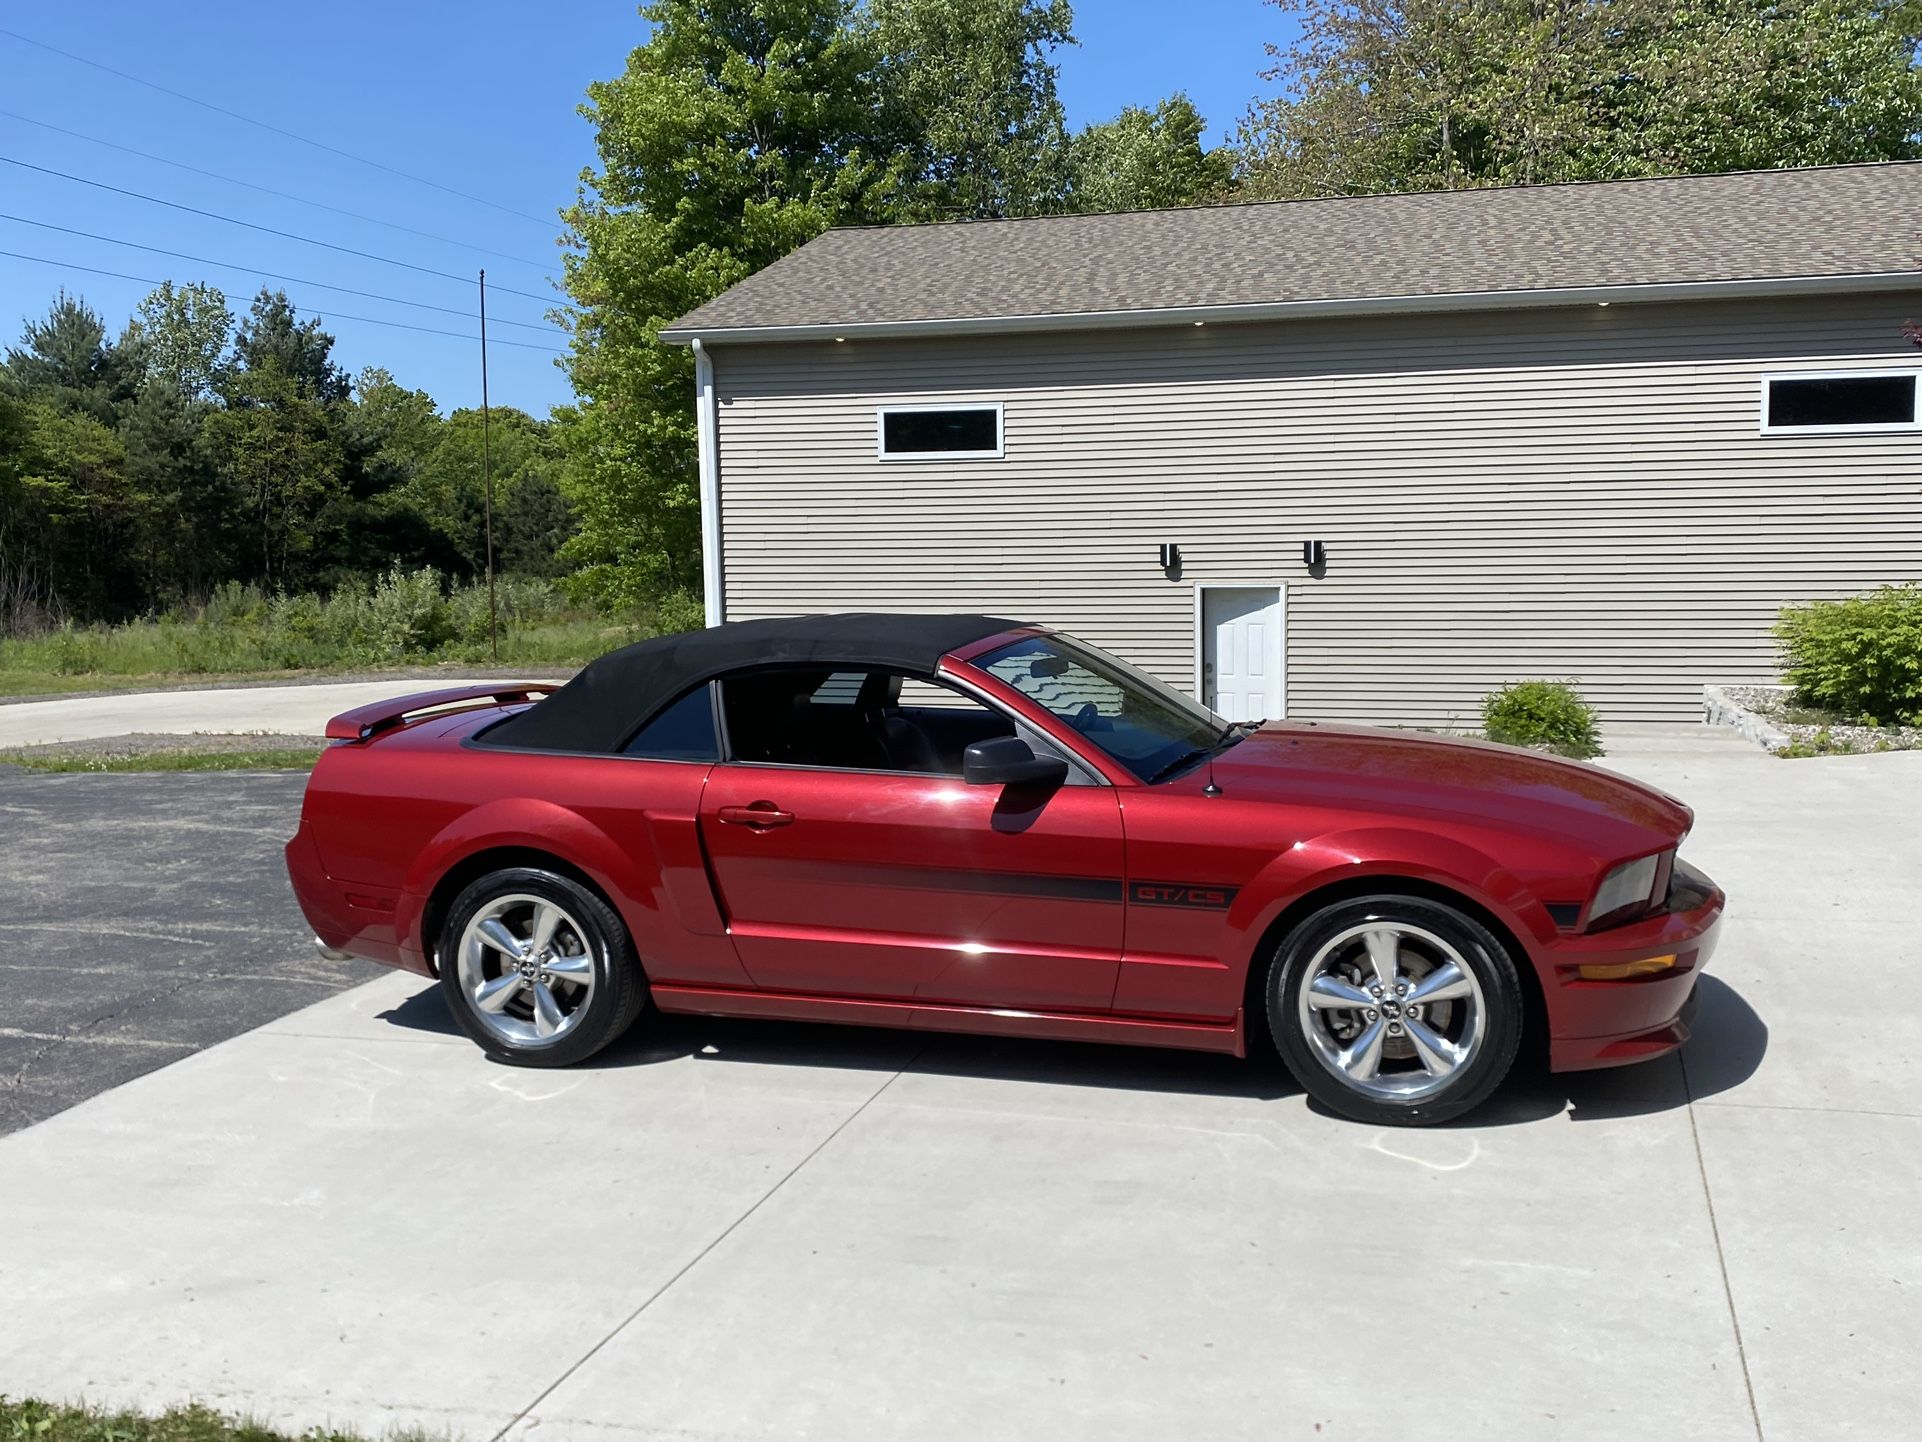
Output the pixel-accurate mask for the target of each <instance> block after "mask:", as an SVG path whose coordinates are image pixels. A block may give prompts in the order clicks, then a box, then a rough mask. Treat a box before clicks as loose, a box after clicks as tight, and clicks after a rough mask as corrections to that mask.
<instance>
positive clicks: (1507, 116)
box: [1239, 0, 1922, 198]
mask: <svg viewBox="0 0 1922 1442" xmlns="http://www.w3.org/2000/svg"><path fill="white" fill-rule="evenodd" d="M1271 3H1273V4H1275V5H1276V6H1277V7H1278V8H1279V9H1281V10H1282V11H1283V12H1284V13H1287V14H1290V15H1293V16H1296V17H1298V19H1299V21H1300V34H1299V37H1298V38H1297V40H1296V41H1295V43H1294V44H1292V45H1291V46H1288V47H1286V48H1279V47H1273V46H1271V47H1270V54H1271V55H1273V56H1274V57H1275V60H1276V64H1275V66H1274V67H1273V68H1272V69H1271V70H1269V71H1268V72H1266V73H1265V75H1264V78H1265V79H1268V80H1271V81H1277V82H1279V83H1280V84H1281V87H1282V93H1281V94H1280V95H1279V96H1277V97H1275V98H1271V99H1268V100H1264V101H1259V102H1257V103H1256V105H1255V106H1254V107H1253V109H1251V110H1250V112H1249V113H1248V115H1247V116H1246V117H1245V118H1244V120H1243V122H1242V126H1241V130H1240V135H1239V147H1240V150H1241V166H1242V175H1241V180H1242V185H1243V189H1244V192H1245V193H1246V194H1248V195H1250V196H1254V197H1259V198H1271V197H1291V196H1304V195H1339V194H1355V193H1360V192H1367V191H1394V190H1435V189H1452V188H1457V187H1463V186H1472V185H1491V184H1494V185H1502V184H1537V183H1545V182H1552V181H1566V180H1600V179H1613V178H1618V177H1625V176H1641V175H1666V174H1691V173H1705V172H1714V171H1722V170H1733V169H1743V168H1770V167H1776V166H1790V165H1816V164H1830V163H1836V162H1845V161H1872V160H1892V159H1903V158H1908V157H1910V156H1913V155H1915V154H1917V153H1919V152H1918V149H1917V136H1918V134H1922V80H1919V79H1918V74H1917V71H1916V68H1915V64H1914V56H1915V52H1916V48H1917V45H1918V43H1919V42H1922V0H1768V3H1763V4H1756V3H1754V0H1470V3H1461V0H1271Z"/></svg>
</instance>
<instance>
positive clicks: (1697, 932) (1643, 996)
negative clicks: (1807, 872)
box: [1538, 878, 1725, 1071]
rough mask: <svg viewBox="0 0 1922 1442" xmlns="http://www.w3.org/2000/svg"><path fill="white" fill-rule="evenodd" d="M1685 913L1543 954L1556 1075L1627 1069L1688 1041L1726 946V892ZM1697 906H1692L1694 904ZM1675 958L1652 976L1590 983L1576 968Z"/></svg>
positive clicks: (1572, 941) (1713, 890) (1709, 886)
mask: <svg viewBox="0 0 1922 1442" xmlns="http://www.w3.org/2000/svg"><path fill="white" fill-rule="evenodd" d="M1702 879H1703V881H1704V882H1705V883H1706V894H1705V897H1704V898H1702V899H1699V901H1698V904H1695V905H1693V906H1691V907H1690V909H1689V910H1686V911H1669V912H1665V913H1663V914H1661V915H1658V916H1652V917H1649V918H1648V919H1646V920H1644V921H1638V922H1634V923H1632V924H1630V925H1628V926H1622V927H1615V928H1612V929H1610V930H1608V931H1604V932H1599V933H1596V934H1594V935H1584V936H1570V937H1564V938H1560V939H1559V940H1558V941H1557V942H1556V944H1554V945H1552V946H1549V947H1547V948H1544V954H1543V957H1542V965H1541V966H1540V967H1539V968H1538V969H1539V971H1540V973H1541V977H1542V989H1543V992H1544V994H1545V996H1546V998H1547V1001H1548V1009H1549V1047H1548V1064H1549V1069H1550V1070H1551V1071H1586V1070H1590V1069H1592V1068H1596V1067H1609V1066H1626V1065H1628V1064H1630V1063H1631V1062H1638V1061H1648V1060H1650V1059H1651V1058H1654V1057H1658V1056H1663V1055H1665V1054H1667V1053H1668V1052H1671V1051H1674V1050H1675V1049H1676V1048H1677V1047H1679V1046H1680V1045H1681V1044H1682V1043H1683V1042H1685V1041H1687V1040H1688V1037H1689V1021H1690V1019H1691V1017H1692V1016H1693V1015H1694V1011H1695V1006H1696V1003H1697V1000H1698V998H1697V995H1696V984H1697V982H1698V981H1699V980H1700V979H1701V974H1702V970H1703V968H1704V967H1706V966H1707V965H1708V961H1709V958H1710V957H1711V956H1712V955H1713V954H1714V951H1715V944H1716V942H1717V941H1718V940H1719V939H1720V935H1721V926H1722V908H1723V906H1724V904H1725V898H1724V897H1723V895H1722V892H1721V889H1720V888H1719V887H1717V886H1715V885H1714V884H1713V883H1712V882H1707V879H1706V878H1702ZM1691 899H1694V898H1691ZM1668 955H1673V956H1674V957H1675V964H1674V965H1673V966H1671V967H1668V968H1666V969H1665V970H1663V971H1661V972H1658V973H1656V974H1655V975H1653V976H1646V977H1630V978H1628V979H1625V980H1620V981H1588V980H1584V979H1583V978H1582V977H1581V975H1580V973H1579V971H1578V968H1579V967H1582V966H1593V965H1597V964H1602V965H1606V964H1611V963H1625V962H1633V961H1640V960H1643V959H1644V958H1647V957H1655V956H1668Z"/></svg>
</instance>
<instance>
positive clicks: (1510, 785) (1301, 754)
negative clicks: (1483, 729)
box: [1214, 721, 1694, 852]
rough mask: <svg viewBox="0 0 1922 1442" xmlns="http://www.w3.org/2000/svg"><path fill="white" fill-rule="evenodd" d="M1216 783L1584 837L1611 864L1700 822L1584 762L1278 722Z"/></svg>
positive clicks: (1217, 770)
mask: <svg viewBox="0 0 1922 1442" xmlns="http://www.w3.org/2000/svg"><path fill="white" fill-rule="evenodd" d="M1214 776H1215V781H1216V783H1217V784H1218V785H1220V786H1221V787H1222V788H1223V789H1224V791H1226V793H1227V794H1229V795H1231V796H1239V797H1244V798H1248V799H1263V800H1272V801H1277V802H1293V803H1296V804H1302V803H1311V804H1320V805H1333V806H1356V807H1361V808H1364V809H1369V810H1375V809H1380V810H1388V811H1394V812H1397V813H1402V814H1406V813H1408V812H1411V811H1417V810H1419V811H1423V812H1428V813H1430V814H1440V815H1447V816H1449V817H1454V818H1460V819H1463V820H1470V821H1480V822H1485V823H1488V824H1491V825H1496V826H1503V827H1511V828H1522V829H1526V830H1531V831H1546V832H1549V833H1551V834H1554V835H1555V836H1557V837H1558V838H1560V839H1563V840H1576V839H1581V838H1584V837H1586V839H1589V840H1592V841H1594V842H1596V843H1598V844H1600V845H1601V846H1602V848H1603V849H1606V850H1608V851H1611V852H1629V851H1633V850H1634V849H1635V848H1636V847H1638V846H1645V847H1646V848H1647V849H1649V850H1654V849H1657V848H1659V847H1662V846H1666V845H1673V844H1674V843H1675V842H1676V841H1678V840H1679V839H1680V838H1681V837H1682V836H1683V835H1685V834H1686V833H1687V831H1688V829H1689V827H1690V825H1691V824H1693V821H1694V813H1693V812H1691V811H1690V810H1689V809H1688V807H1686V806H1684V805H1683V804H1682V803H1681V802H1680V801H1677V800H1676V799H1675V798H1674V797H1673V796H1670V795H1668V794H1667V793H1666V792H1662V791H1657V790H1656V789H1655V788H1654V787H1652V786H1645V785H1643V784H1642V783H1640V782H1638V781H1631V780H1629V779H1628V778H1627V777H1625V776H1618V775H1616V774H1615V773H1614V772H1612V771H1604V770H1602V769H1601V768H1600V767H1596V766H1590V765H1587V764H1586V763H1583V762H1579V761H1565V760H1562V759H1560V758H1558V757H1554V756H1545V755H1542V754H1541V753H1540V752H1536V751H1524V750H1521V749H1520V748H1517V747H1513V746H1497V745H1494V744H1492V743H1490V742H1486V741H1471V740H1468V739H1466V738H1461V737H1452V736H1435V735H1426V734H1418V733H1411V732H1406V731H1389V730H1383V729H1380V728H1376V727H1370V726H1332V725H1326V724H1323V723H1320V722H1313V721H1308V722H1302V721H1283V722H1277V723H1274V724H1273V725H1270V726H1266V727H1263V728H1262V729H1261V730H1259V731H1257V732H1255V733H1253V734H1252V735H1250V736H1249V737H1248V738H1247V739H1246V740H1244V741H1242V742H1241V743H1239V744H1238V745H1236V746H1233V747H1230V748H1229V749H1228V750H1227V751H1224V752H1223V753H1222V754H1221V755H1220V756H1218V757H1217V758H1216V760H1215V763H1214ZM1571 833H1572V834H1571Z"/></svg>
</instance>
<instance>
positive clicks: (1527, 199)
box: [667, 162, 1922, 339]
mask: <svg viewBox="0 0 1922 1442" xmlns="http://www.w3.org/2000/svg"><path fill="white" fill-rule="evenodd" d="M1919 218H1922V162H1903V163H1890V164H1883V165H1854V166H1831V167H1824V168H1819V169H1809V170H1773V171H1749V172H1744V173H1742V174H1736V175H1707V176H1688V177H1679V178H1675V179H1664V180H1625V181H1608V182H1601V183H1594V184H1581V185H1552V186H1536V187H1516V188H1512V189H1500V190H1459V191H1444V192H1435V193H1425V194H1411V195H1370V196H1355V197H1344V198H1339V199H1330V200H1299V201H1277V202H1270V203H1266V204H1257V205H1223V206H1213V207H1204V208H1196V209H1188V210H1151V211H1136V212H1130V213H1124V214H1116V215H1069V216H1049V217H1043V218H1038V219H1033V220H1009V221H975V222H965V223H951V224H940V225H916V226H894V227H874V228H865V229H853V230H832V231H829V232H827V233H826V234H825V235H822V236H819V237H817V238H816V239H814V240H812V241H810V242H809V243H808V244H806V245H804V246H802V247H801V248H800V249H799V250H797V251H795V252H794V253H793V254H791V255H789V256H786V257H784V258H783V259H781V260H778V261H776V262H775V263H774V264H773V265H770V266H768V267H767V268H766V269H765V270H763V271H761V272H759V273H758V274H756V275H753V276H750V277H749V278H748V279H746V280H744V281H742V282H741V283H740V284H739V285H736V286H734V287H733V288H731V289H730V290H728V291H726V292H724V293H723V294H721V295H719V296H717V297H716V298H715V299H713V300H711V301H709V302H708V303H707V304H706V305H703V306H701V307H699V308H698V309H696V310H694V311H692V312H690V313H689V314H688V315H686V316H683V317H682V318H681V319H680V320H678V321H676V322H675V323H674V325H673V326H672V327H670V328H669V330H668V332H667V335H668V337H669V338H670V339H687V338H690V337H692V336H693V335H696V334H700V335H704V336H709V337H713V338H722V334H724V333H725V332H729V331H736V332H738V331H742V330H757V331H758V330H768V329H775V330H783V331H785V330H789V329H790V328H812V327H820V328H822V329H825V330H833V329H837V328H838V329H843V330H850V329H851V330H860V329H864V328H871V327H888V328H894V327H898V326H919V325H933V326H940V325H941V324H943V323H970V322H988V323H990V324H989V325H984V326H981V327H979V328H1013V327H1012V326H1011V325H1002V326H999V327H996V326H994V325H993V324H992V323H993V322H1004V323H1012V322H1026V324H1028V325H1039V326H1045V325H1046V323H1047V322H1046V320H1045V319H1037V318H1048V317H1053V318H1057V319H1059V318H1066V317H1070V316H1079V317H1086V316H1091V315H1114V314H1115V313H1124V314H1132V315H1136V316H1141V313H1142V312H1155V311H1174V312H1186V311H1194V310H1198V309H1206V308H1210V307H1235V306H1239V307H1253V308H1260V307H1278V308H1280V307H1289V306H1303V307H1305V308H1314V307H1315V306H1316V305H1317V304H1322V305H1327V304H1330V303H1337V302H1371V301H1372V302H1394V301H1406V302H1409V303H1410V308H1415V307H1417V306H1419V305H1421V304H1423V302H1424V298H1425V300H1426V302H1427V303H1430V304H1433V303H1436V302H1437V301H1438V298H1441V297H1461V296H1478V297H1486V298H1487V300H1486V303H1489V304H1501V303H1511V304H1512V303H1514V302H1515V300H1517V299H1519V298H1521V296H1522V295H1524V294H1526V293H1530V292H1544V291H1548V292H1555V291H1582V290H1593V289H1596V288H1601V287H1615V286H1643V287H1673V286H1684V287H1687V286H1695V285H1701V284H1705V283H1714V282H1759V281H1765V280H1782V279H1785V278H1790V277H1794V278H1815V279H1818V280H1826V281H1828V282H1829V283H1831V284H1833V283H1834V282H1835V280H1836V279H1837V278H1842V277H1851V276H1868V275H1892V274H1897V273H1902V272H1907V271H1910V270H1912V269H1914V268H1915V267H1916V265H1917V264H1918V263H1919V262H1922V241H1918V239H1917V229H1918V226H1919V225H1922V219H1919ZM1501 293H1506V294H1507V296H1508V300H1507V301H1506V302H1504V301H1503V299H1502V297H1501ZM1542 299H1543V300H1544V301H1545V302H1546V301H1549V300H1551V299H1552V297H1542ZM1141 318H1142V319H1143V320H1147V319H1151V318H1152V317H1149V316H1141ZM1224 318H1226V316H1224ZM717 333H722V334H717Z"/></svg>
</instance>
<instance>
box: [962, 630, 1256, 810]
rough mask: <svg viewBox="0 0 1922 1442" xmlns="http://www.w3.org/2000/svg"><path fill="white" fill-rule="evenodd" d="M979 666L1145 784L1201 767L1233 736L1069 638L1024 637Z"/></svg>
mask: <svg viewBox="0 0 1922 1442" xmlns="http://www.w3.org/2000/svg"><path fill="white" fill-rule="evenodd" d="M972 664H973V665H975V666H978V667H980V668H981V669H982V670H983V671H986V672H987V673H988V674H989V675H990V676H993V677H994V678H995V679H996V680H997V681H1004V682H1006V683H1007V684H1008V685H1010V686H1012V687H1014V689H1015V690H1017V691H1019V692H1020V693H1021V694H1022V695H1024V696H1026V697H1028V699H1030V700H1031V701H1034V702H1035V703H1036V704H1038V705H1040V706H1042V707H1044V708H1046V709H1047V710H1048V711H1050V712H1052V713H1053V714H1054V715H1055V716H1058V717H1059V718H1060V719H1061V721H1062V722H1063V723H1064V724H1065V725H1067V726H1068V727H1069V728H1070V729H1071V730H1073V731H1075V732H1077V733H1079V734H1080V735H1082V736H1085V737H1087V738H1088V741H1089V742H1090V743H1091V744H1092V745H1094V746H1097V747H1099V748H1100V749H1101V750H1102V751H1105V752H1106V753H1107V754H1108V755H1109V756H1111V757H1113V758H1114V759H1115V760H1116V761H1119V762H1120V763H1121V764H1122V765H1123V766H1125V767H1127V768H1128V770H1129V771H1130V772H1132V773H1133V774H1134V776H1135V777H1136V779H1138V780H1141V781H1155V780H1159V779H1161V778H1162V777H1163V775H1164V774H1168V775H1172V774H1174V772H1175V771H1177V770H1180V769H1182V765H1183V763H1184V762H1195V761H1200V760H1201V759H1202V758H1204V757H1205V756H1207V755H1208V753H1209V752H1211V751H1212V750H1214V748H1215V747H1216V746H1218V745H1219V744H1220V743H1221V741H1222V739H1223V737H1224V735H1225V734H1226V732H1227V723H1226V722H1224V721H1223V720H1222V719H1221V718H1220V717H1219V716H1217V715H1215V714H1214V713H1213V712H1212V711H1210V710H1208V709H1207V708H1206V707H1204V706H1200V705H1197V704H1196V703H1195V702H1193V701H1191V700H1189V699H1188V698H1187V697H1186V696H1183V695H1182V694H1181V693H1180V692H1179V691H1175V690H1173V689H1171V688H1170V687H1167V686H1164V685H1162V684H1161V683H1160V682H1159V681H1157V680H1155V679H1154V678H1153V677H1152V676H1147V675H1144V674H1143V673H1142V672H1140V671H1137V670H1135V668H1134V667H1132V666H1130V665H1128V664H1127V662H1125V661H1117V660H1116V659H1115V658H1114V657H1112V656H1110V655H1108V654H1107V652H1105V651H1101V650H1097V649H1096V648H1095V647H1093V646H1090V645H1088V644H1087V643H1086V642H1084V641H1077V640H1074V639H1073V638H1072V637H1069V636H1061V635H1046V636H1023V637H1022V638H1021V639H1020V640H1018V641H1011V642H1009V643H1008V644H1007V645H1005V646H1000V647H997V648H996V649H994V650H992V651H989V652H986V653H985V654H983V655H980V656H976V657H975V658H974V660H973V662H972Z"/></svg>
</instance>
